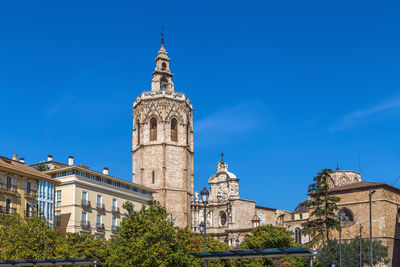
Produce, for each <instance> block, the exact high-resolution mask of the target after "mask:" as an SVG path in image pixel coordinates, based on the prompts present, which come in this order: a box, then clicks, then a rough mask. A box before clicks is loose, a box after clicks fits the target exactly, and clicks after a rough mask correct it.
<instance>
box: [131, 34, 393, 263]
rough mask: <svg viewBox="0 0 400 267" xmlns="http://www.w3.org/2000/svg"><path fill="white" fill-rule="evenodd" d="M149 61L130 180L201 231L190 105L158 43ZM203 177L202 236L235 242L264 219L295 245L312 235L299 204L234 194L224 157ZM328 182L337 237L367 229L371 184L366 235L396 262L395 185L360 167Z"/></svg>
mask: <svg viewBox="0 0 400 267" xmlns="http://www.w3.org/2000/svg"><path fill="white" fill-rule="evenodd" d="M155 61H156V67H155V70H154V72H153V79H152V80H151V90H150V91H145V92H143V93H141V94H140V95H139V96H138V97H137V98H136V99H135V101H134V103H133V113H132V115H133V131H132V181H133V182H134V183H137V184H140V185H143V186H146V187H149V188H152V189H153V190H155V192H156V193H154V194H153V196H154V199H155V200H157V201H159V202H160V203H161V205H162V206H164V207H165V208H166V210H167V213H168V214H169V218H170V219H171V220H173V221H174V222H175V225H177V226H180V227H189V228H191V229H192V230H193V232H195V233H200V229H199V226H200V223H202V222H203V220H204V213H203V212H204V206H203V203H202V202H201V201H200V200H199V194H198V193H195V192H194V170H193V166H194V165H193V164H194V142H193V107H192V104H191V102H190V100H189V99H188V97H187V96H186V95H185V94H183V93H178V92H175V88H174V87H175V86H174V83H173V81H172V77H173V74H172V73H171V71H170V65H169V63H170V58H169V57H168V56H167V51H166V50H165V48H164V42H163V41H162V44H161V48H160V50H159V51H158V55H157V57H156V59H155ZM208 183H209V187H210V189H209V190H210V198H209V202H208V204H207V211H206V224H207V234H208V235H210V236H213V237H215V238H218V239H219V240H220V241H223V242H226V243H228V244H229V245H230V246H231V247H233V248H235V247H236V246H238V245H239V244H240V242H241V241H242V240H243V239H244V238H246V237H247V235H248V234H250V232H251V230H252V229H253V228H254V227H257V226H259V225H263V224H270V225H273V226H277V227H282V228H285V229H287V230H289V231H290V232H291V233H292V236H293V238H294V239H295V240H296V242H298V243H300V244H305V243H307V242H308V241H310V237H309V236H308V235H305V234H303V233H302V228H303V226H302V224H303V223H304V222H306V221H307V220H310V219H312V218H310V214H311V210H309V209H307V208H306V207H305V206H302V205H301V204H300V205H298V206H297V208H296V209H295V210H294V211H293V212H290V211H285V210H282V209H273V208H268V207H261V206H258V205H256V203H255V201H252V200H246V199H242V198H240V195H239V178H238V177H236V175H235V174H234V173H232V172H230V171H229V170H228V164H227V163H226V162H225V161H224V160H223V159H222V160H221V161H220V162H218V164H217V171H216V173H215V174H212V175H211V176H210V178H209V180H208ZM328 183H329V188H330V189H329V190H330V193H331V194H333V195H337V196H339V197H340V199H341V200H340V202H339V203H338V207H339V211H338V212H339V214H344V216H343V218H345V219H343V231H342V238H343V239H351V238H354V237H356V236H358V235H359V229H360V227H362V229H364V230H363V231H362V235H363V236H364V237H366V236H367V235H369V231H367V229H369V209H368V204H369V202H368V193H369V190H370V189H371V188H373V189H374V190H376V194H375V195H374V199H373V202H372V203H373V213H372V222H373V227H372V228H373V233H372V235H373V238H374V239H379V240H382V242H383V244H385V245H387V246H388V247H389V256H390V258H391V259H392V260H391V262H390V263H389V264H388V265H387V266H400V258H399V257H400V255H398V254H400V252H399V251H400V189H399V188H396V187H393V186H390V185H387V184H384V183H371V182H368V183H367V182H363V181H362V179H361V175H360V173H358V172H355V171H351V170H350V171H341V170H339V169H337V170H336V171H333V172H332V173H331V174H330V179H329V181H328ZM304 191H306V188H305V189H304ZM332 237H336V238H337V237H338V232H335V231H333V232H332ZM392 264H393V265H392Z"/></svg>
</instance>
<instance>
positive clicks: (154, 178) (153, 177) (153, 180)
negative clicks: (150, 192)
mask: <svg viewBox="0 0 400 267" xmlns="http://www.w3.org/2000/svg"><path fill="white" fill-rule="evenodd" d="M155 182H156V175H155V173H154V171H152V172H151V183H153V184H154V183H155Z"/></svg>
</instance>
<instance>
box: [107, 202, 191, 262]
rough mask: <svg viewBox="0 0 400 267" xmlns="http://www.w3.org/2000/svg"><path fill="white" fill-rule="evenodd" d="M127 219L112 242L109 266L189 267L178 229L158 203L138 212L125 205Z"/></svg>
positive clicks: (184, 246) (188, 257)
mask: <svg viewBox="0 0 400 267" xmlns="http://www.w3.org/2000/svg"><path fill="white" fill-rule="evenodd" d="M123 207H124V208H125V209H126V210H127V211H128V217H127V218H123V219H122V221H121V224H120V226H119V227H118V237H116V238H114V239H113V240H112V245H111V255H110V257H109V262H108V263H109V264H111V265H112V266H187V265H188V264H189V263H190V260H191V259H190V258H191V256H190V255H189V254H188V253H187V250H186V244H185V242H184V241H183V240H182V239H180V238H178V237H179V235H178V228H177V227H174V225H173V223H171V222H168V221H167V213H166V211H165V209H164V208H163V207H161V206H160V204H159V203H158V202H153V201H150V202H149V205H148V206H147V207H144V206H143V207H142V209H140V210H139V211H135V210H134V209H133V205H132V204H130V203H125V204H124V205H123Z"/></svg>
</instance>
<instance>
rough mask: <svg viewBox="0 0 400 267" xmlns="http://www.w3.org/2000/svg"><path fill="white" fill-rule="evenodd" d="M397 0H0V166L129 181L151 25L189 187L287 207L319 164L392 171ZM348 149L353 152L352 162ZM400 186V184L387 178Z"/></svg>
mask: <svg viewBox="0 0 400 267" xmlns="http://www.w3.org/2000/svg"><path fill="white" fill-rule="evenodd" d="M399 5H400V2H399V1H298V0H295V1H285V0H284V1H267V0H262V1H232V0H231V1H2V2H1V3H0V36H1V39H0V40H1V41H0V100H1V102H0V103H1V104H0V111H1V127H0V129H1V130H0V155H3V156H8V157H11V156H12V154H14V153H17V154H18V156H20V157H25V158H26V161H27V163H34V162H38V161H40V160H45V159H46V155H47V154H52V155H53V156H54V160H57V161H61V162H66V161H67V157H68V155H73V156H74V157H75V162H76V163H77V164H85V165H89V166H90V167H91V168H92V169H94V170H98V171H101V170H102V168H103V167H104V166H107V167H109V168H110V175H114V176H117V177H120V178H124V179H127V180H130V179H131V154H130V148H131V130H132V121H131V120H132V118H131V116H132V114H131V111H132V110H131V107H132V103H133V101H134V99H135V98H136V97H137V96H138V95H139V94H140V93H141V92H142V91H147V90H150V80H151V78H152V76H151V74H152V72H153V70H154V66H155V62H154V58H155V56H156V53H157V51H158V49H159V47H160V34H159V33H160V28H161V26H162V25H164V27H165V29H166V49H167V51H168V53H169V56H170V57H171V70H172V72H173V73H174V74H175V76H174V83H175V90H176V91H178V92H183V93H185V94H186V95H187V96H188V97H189V98H190V100H191V102H192V104H193V106H194V108H195V112H194V131H195V189H196V190H201V188H202V187H203V186H204V185H205V184H206V183H207V179H208V177H209V176H210V175H211V174H213V173H215V172H216V167H217V161H218V160H219V159H220V153H221V152H224V153H225V155H226V156H225V160H226V161H227V162H228V164H229V169H230V171H232V172H233V173H235V174H236V175H237V176H238V177H239V178H240V195H241V197H242V198H245V199H251V200H256V201H257V204H258V205H263V206H267V207H272V208H282V209H287V210H293V209H294V208H295V207H296V205H297V204H298V203H299V202H300V201H302V200H304V198H305V197H306V190H307V185H308V184H310V183H311V182H312V178H313V176H315V174H316V172H318V171H319V170H321V169H323V168H332V169H334V168H336V162H337V160H339V164H340V168H341V169H351V170H356V171H358V170H359V168H360V165H359V154H360V155H361V156H360V159H361V170H362V176H363V177H364V178H366V179H367V180H368V181H377V182H386V183H389V184H393V183H394V181H395V180H396V178H397V177H399V175H400V143H399V137H400V123H399V122H400V75H399V73H400V49H399V47H400V30H399V29H400V16H399V12H400V6H399ZM359 152H360V153H359ZM397 186H400V181H398V182H397Z"/></svg>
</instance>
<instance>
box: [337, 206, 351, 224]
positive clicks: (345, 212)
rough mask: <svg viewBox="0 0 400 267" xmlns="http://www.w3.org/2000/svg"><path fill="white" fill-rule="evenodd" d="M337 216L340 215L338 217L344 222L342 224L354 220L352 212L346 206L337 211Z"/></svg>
mask: <svg viewBox="0 0 400 267" xmlns="http://www.w3.org/2000/svg"><path fill="white" fill-rule="evenodd" d="M339 216H340V219H341V220H342V223H344V224H348V223H352V222H354V216H353V212H351V210H350V209H348V208H342V209H341V210H340V211H339Z"/></svg>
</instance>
